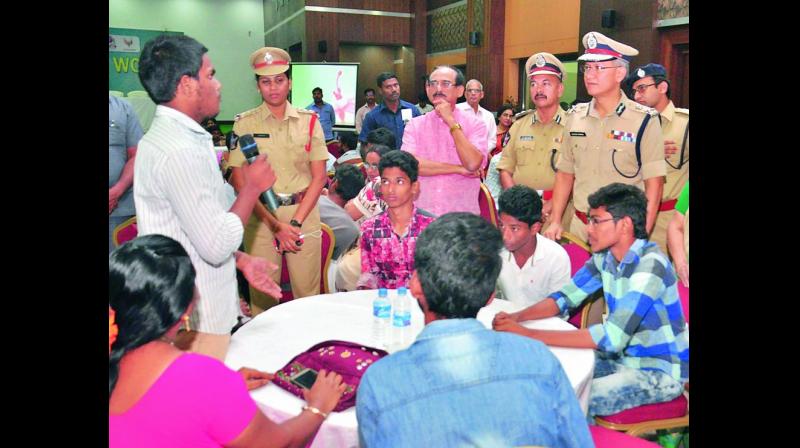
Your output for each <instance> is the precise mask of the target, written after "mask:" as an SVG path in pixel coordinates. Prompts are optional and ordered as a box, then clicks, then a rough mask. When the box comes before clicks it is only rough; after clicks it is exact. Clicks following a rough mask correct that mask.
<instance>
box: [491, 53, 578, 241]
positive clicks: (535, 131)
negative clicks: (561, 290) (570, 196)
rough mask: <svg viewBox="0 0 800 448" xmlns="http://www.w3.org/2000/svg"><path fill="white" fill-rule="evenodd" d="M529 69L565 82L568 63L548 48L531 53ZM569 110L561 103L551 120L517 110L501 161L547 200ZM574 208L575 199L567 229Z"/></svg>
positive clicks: (517, 179) (565, 222) (501, 167)
mask: <svg viewBox="0 0 800 448" xmlns="http://www.w3.org/2000/svg"><path fill="white" fill-rule="evenodd" d="M525 73H526V74H527V77H528V80H533V77H534V76H536V75H552V76H555V77H557V78H558V79H559V80H560V81H561V82H563V81H564V78H566V76H567V73H566V70H565V69H564V64H562V63H561V61H560V60H558V58H557V57H555V56H553V55H552V54H550V53H546V52H540V53H535V54H533V55H531V57H529V58H528V60H527V62H525ZM565 114H566V111H565V110H564V109H562V108H561V106H557V108H556V114H555V115H554V116H553V117H552V119H551V120H550V121H549V122H548V123H544V122H543V121H542V119H541V116H540V115H539V111H534V110H529V111H526V112H523V113H520V114H517V116H516V122H515V123H514V124H513V125H512V126H511V129H509V140H508V143H507V144H506V147H505V148H503V155H502V156H500V162H499V163H498V164H497V169H498V170H505V171H507V172H508V173H510V174H511V177H512V179H513V180H514V183H515V184H522V185H525V186H527V187H528V188H532V189H534V190H537V191H539V194H540V195H542V199H543V200H545V199H544V198H547V199H546V200H548V201H549V200H551V196H552V193H553V185H554V184H555V178H556V162H557V161H558V158H559V151H560V148H561V141H562V139H563V131H564V121H565V119H566V115H565ZM573 211H574V209H573V207H572V201H569V203H568V204H567V207H566V211H565V213H564V215H563V218H562V220H561V225H562V227H564V228H565V229H567V228H569V224H570V221H572V215H573ZM547 225H549V224H547ZM544 230H545V226H542V231H544Z"/></svg>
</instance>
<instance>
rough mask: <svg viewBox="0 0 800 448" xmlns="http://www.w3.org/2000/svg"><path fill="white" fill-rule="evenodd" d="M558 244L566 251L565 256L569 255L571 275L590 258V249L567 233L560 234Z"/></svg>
mask: <svg viewBox="0 0 800 448" xmlns="http://www.w3.org/2000/svg"><path fill="white" fill-rule="evenodd" d="M559 244H561V247H563V248H564V250H566V251H567V255H569V262H570V268H571V269H570V270H571V272H572V275H575V273H576V272H578V271H579V270H580V269H581V268H582V267H583V265H585V264H586V261H587V260H589V258H591V256H592V248H591V247H589V245H588V244H586V243H585V242H583V241H582V240H581V239H580V238H578V237H577V236H575V235H573V234H571V233H569V232H561V240H560V241H559Z"/></svg>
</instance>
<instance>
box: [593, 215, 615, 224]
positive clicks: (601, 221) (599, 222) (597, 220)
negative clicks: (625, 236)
mask: <svg viewBox="0 0 800 448" xmlns="http://www.w3.org/2000/svg"><path fill="white" fill-rule="evenodd" d="M612 220H613V221H616V220H617V218H615V217H613V216H612V217H610V218H606V219H597V218H595V217H594V216H589V217H587V218H586V222H587V223H588V224H587V225H590V226H595V225H597V224H602V223H604V222H606V221H612Z"/></svg>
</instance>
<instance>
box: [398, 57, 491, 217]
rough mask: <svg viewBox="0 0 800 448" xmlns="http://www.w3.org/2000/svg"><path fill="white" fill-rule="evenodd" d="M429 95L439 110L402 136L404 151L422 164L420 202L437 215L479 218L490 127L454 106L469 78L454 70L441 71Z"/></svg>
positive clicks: (433, 77) (437, 70) (415, 121)
mask: <svg viewBox="0 0 800 448" xmlns="http://www.w3.org/2000/svg"><path fill="white" fill-rule="evenodd" d="M425 90H426V91H427V93H428V98H430V99H431V102H432V103H433V105H434V110H433V111H432V112H429V113H427V114H425V115H422V116H419V117H415V118H412V119H411V121H409V123H408V124H407V125H406V128H405V131H404V133H403V146H402V150H403V151H408V152H410V153H411V154H413V155H414V157H416V158H417V160H418V161H419V176H420V189H421V192H420V196H419V198H418V199H417V201H416V203H417V205H418V206H420V207H422V208H424V209H425V210H427V211H429V212H431V213H433V214H435V215H437V216H441V215H443V214H445V213H448V212H457V211H460V212H470V213H475V214H480V206H479V205H478V194H479V191H480V185H481V180H480V167H482V166H485V165H486V154H487V152H488V149H487V148H488V146H487V140H486V125H485V124H484V123H483V121H482V120H481V119H480V118H477V117H476V116H475V114H470V113H467V112H464V111H462V110H459V109H457V108H456V107H455V105H456V100H457V99H458V98H459V97H460V96H461V95H463V94H464V74H463V73H461V71H460V70H458V69H457V68H454V67H451V66H447V65H443V66H439V67H436V68H435V69H434V70H433V72H432V73H431V75H430V79H429V81H428V82H427V83H426V87H425Z"/></svg>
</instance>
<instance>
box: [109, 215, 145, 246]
mask: <svg viewBox="0 0 800 448" xmlns="http://www.w3.org/2000/svg"><path fill="white" fill-rule="evenodd" d="M138 233H139V230H138V228H137V226H136V217H135V216H134V217H132V218H130V219H128V220H127V221H125V222H123V223H122V224H120V225H118V226H117V227H115V228H114V232H113V233H112V234H111V240H112V242H113V243H114V247H119V246H120V245H122V244H125V242H126V241H130V240H132V239H134V238H136V235H137V234H138Z"/></svg>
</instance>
